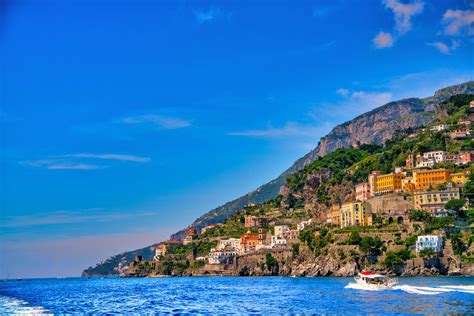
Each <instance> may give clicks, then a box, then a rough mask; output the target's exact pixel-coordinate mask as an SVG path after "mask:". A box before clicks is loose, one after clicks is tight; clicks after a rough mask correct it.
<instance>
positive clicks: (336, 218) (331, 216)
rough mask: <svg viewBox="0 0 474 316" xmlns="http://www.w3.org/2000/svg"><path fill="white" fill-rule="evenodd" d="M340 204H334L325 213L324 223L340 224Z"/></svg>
mask: <svg viewBox="0 0 474 316" xmlns="http://www.w3.org/2000/svg"><path fill="white" fill-rule="evenodd" d="M340 219H341V206H340V205H337V204H334V205H332V206H331V209H330V210H329V211H328V212H327V213H326V224H330V225H337V226H339V225H340V224H341V221H340Z"/></svg>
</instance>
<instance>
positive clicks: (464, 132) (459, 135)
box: [449, 127, 471, 139]
mask: <svg viewBox="0 0 474 316" xmlns="http://www.w3.org/2000/svg"><path fill="white" fill-rule="evenodd" d="M449 137H451V138H452V139H464V138H469V137H471V131H470V129H469V128H466V127H463V128H458V129H456V130H454V131H451V132H449Z"/></svg>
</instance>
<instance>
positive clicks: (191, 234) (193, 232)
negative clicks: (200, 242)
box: [183, 226, 197, 246]
mask: <svg viewBox="0 0 474 316" xmlns="http://www.w3.org/2000/svg"><path fill="white" fill-rule="evenodd" d="M195 236H197V229H196V228H194V227H191V226H189V227H188V231H187V232H186V237H185V238H184V239H183V245H185V246H186V245H189V244H190V243H192V242H193V239H194V237H195Z"/></svg>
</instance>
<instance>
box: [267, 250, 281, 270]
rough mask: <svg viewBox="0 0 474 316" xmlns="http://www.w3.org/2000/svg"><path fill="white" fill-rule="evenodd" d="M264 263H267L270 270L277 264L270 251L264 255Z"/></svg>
mask: <svg viewBox="0 0 474 316" xmlns="http://www.w3.org/2000/svg"><path fill="white" fill-rule="evenodd" d="M265 264H266V265H267V268H268V269H269V270H272V269H273V267H277V266H278V261H276V259H275V258H273V256H272V254H271V253H267V255H266V256H265Z"/></svg>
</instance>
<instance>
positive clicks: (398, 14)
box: [385, 0, 425, 34]
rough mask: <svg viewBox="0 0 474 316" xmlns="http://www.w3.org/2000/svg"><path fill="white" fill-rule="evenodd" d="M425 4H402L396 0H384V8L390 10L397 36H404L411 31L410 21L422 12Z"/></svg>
mask: <svg viewBox="0 0 474 316" xmlns="http://www.w3.org/2000/svg"><path fill="white" fill-rule="evenodd" d="M424 6H425V3H424V2H422V1H414V2H411V3H402V2H400V1H398V0H386V2H385V8H387V9H390V10H392V12H393V14H394V17H395V30H396V31H397V32H398V34H405V33H406V32H408V31H411V29H412V23H411V19H412V17H413V16H415V15H417V14H420V13H422V12H423V8H424Z"/></svg>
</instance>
